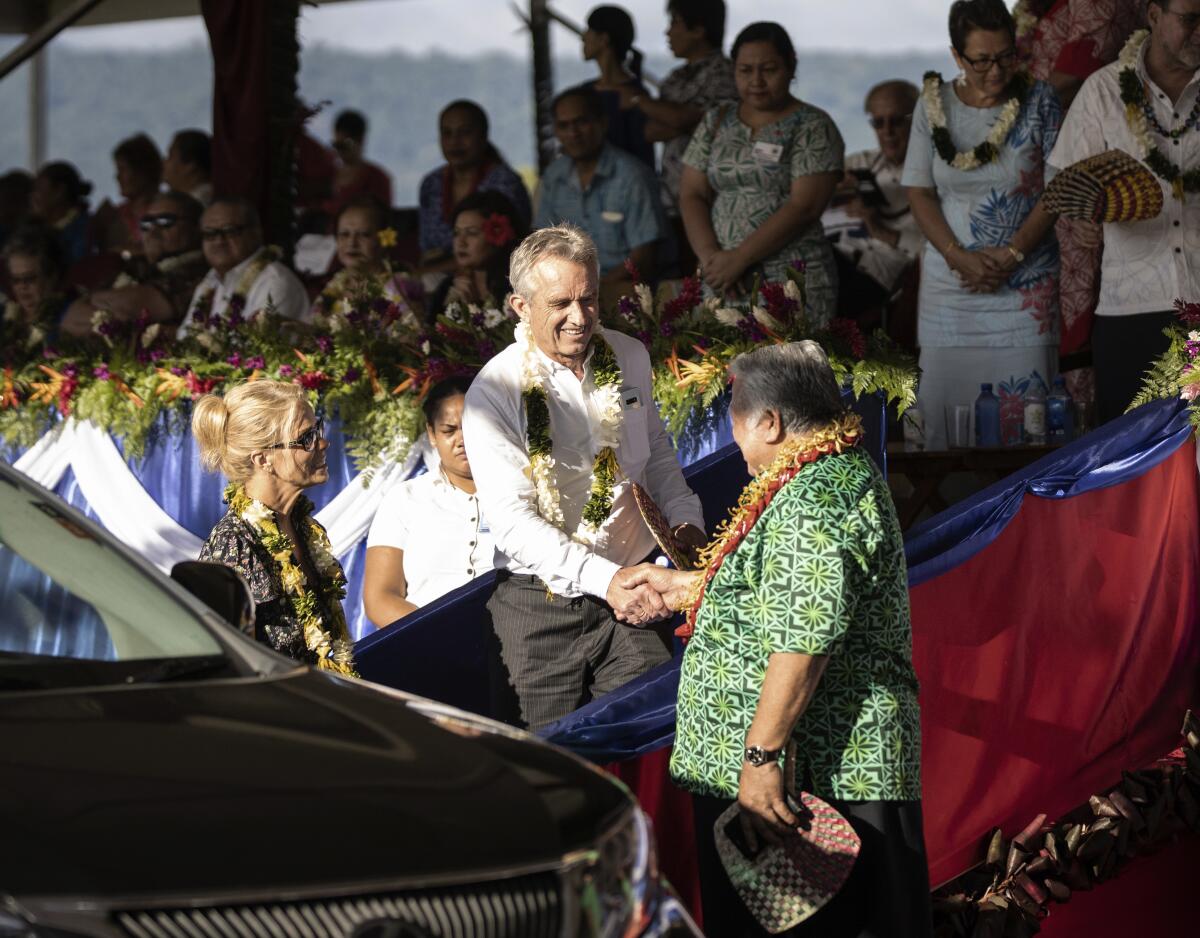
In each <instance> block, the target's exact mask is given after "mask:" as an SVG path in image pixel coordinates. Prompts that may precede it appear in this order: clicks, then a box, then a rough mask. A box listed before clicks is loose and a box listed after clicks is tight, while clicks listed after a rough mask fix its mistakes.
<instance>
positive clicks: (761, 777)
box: [737, 762, 800, 851]
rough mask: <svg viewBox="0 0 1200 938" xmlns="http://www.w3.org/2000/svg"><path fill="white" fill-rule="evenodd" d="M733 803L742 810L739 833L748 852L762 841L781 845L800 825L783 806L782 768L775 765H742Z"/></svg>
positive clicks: (784, 800) (755, 849)
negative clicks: (742, 835)
mask: <svg viewBox="0 0 1200 938" xmlns="http://www.w3.org/2000/svg"><path fill="white" fill-rule="evenodd" d="M737 800H738V807H739V808H741V809H742V810H741V812H740V814H739V817H740V818H741V821H742V832H743V833H744V834H745V835H746V843H747V845H749V847H750V849H751V851H757V850H758V848H759V844H760V843H762V842H766V843H768V844H778V843H782V842H783V840H784V838H786V837H788V836H789V835H791V834H794V833H795V832H796V828H797V827H799V825H800V819H799V818H798V817H796V815H794V814H793V813H792V811H791V809H790V808H789V807H788V806H787V800H786V799H785V797H784V791H783V769H781V768H780V766H779V763H778V762H772V763H770V764H769V765H757V766H756V765H750V763H748V762H747V763H744V764H743V765H742V775H741V778H740V779H739V780H738V799H737Z"/></svg>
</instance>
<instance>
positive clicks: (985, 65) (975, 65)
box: [958, 49, 1017, 75]
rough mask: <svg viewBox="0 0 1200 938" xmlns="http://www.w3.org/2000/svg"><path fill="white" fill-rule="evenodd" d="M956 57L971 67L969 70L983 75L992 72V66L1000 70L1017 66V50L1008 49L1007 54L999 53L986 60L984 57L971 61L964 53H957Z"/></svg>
mask: <svg viewBox="0 0 1200 938" xmlns="http://www.w3.org/2000/svg"><path fill="white" fill-rule="evenodd" d="M958 57H959V58H960V59H962V60H963V61H964V62H966V63H967V64H968V65H970V66H971V70H972V71H975V72H978V73H979V74H980V75H983V74H984V73H986V72H990V71H991V70H992V66H993V65H998V66H1000V68H1012V67H1013V66H1014V65H1016V64H1017V50H1016V49H1009V50H1008V51H1007V52H1001V53H1000V54H999V55H997V56H995V57H994V58H988V57H987V56H986V55H985V56H983V57H982V58H978V59H973V58H971V57H970V56H969V55H967V54H966V53H965V52H960V53H958Z"/></svg>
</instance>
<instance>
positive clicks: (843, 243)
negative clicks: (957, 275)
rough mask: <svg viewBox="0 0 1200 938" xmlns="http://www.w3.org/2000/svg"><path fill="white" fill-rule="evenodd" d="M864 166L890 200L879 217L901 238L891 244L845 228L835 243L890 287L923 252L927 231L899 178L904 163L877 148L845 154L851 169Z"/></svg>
mask: <svg viewBox="0 0 1200 938" xmlns="http://www.w3.org/2000/svg"><path fill="white" fill-rule="evenodd" d="M862 169H866V170H870V171H871V173H873V174H874V176H875V182H876V183H877V184H878V185H879V191H880V192H881V193H882V194H883V197H884V199H885V200H886V202H887V205H885V206H882V207H881V208H880V209H879V217H880V220H881V221H882V222H883V223H884V224H885V225H887V226H888V227H889V228H891V229H892V230H893V231H895V232H896V233H897V234H898V235H899V236H900V239H899V241H897V242H896V244H895V246H892V245H891V244H888V243H887V242H886V241H880V240H878V239H876V238H872V237H870V236H868V235H862V236H856V235H852V234H850V233H849V232H843V233H842V234H841V236H840V237H839V239H838V241H837V242H836V243H835V246H836V247H837V248H838V249H839V250H842V251H844V252H845V253H847V254H849V255H851V256H853V257H854V258H855V263H856V265H857V266H858V268H859V269H860V270H862V271H863V273H865V274H867V275H868V276H870V277H871V278H872V279H873V280H875V282H876V283H878V284H879V285H880V286H882V287H884V288H885V289H888V290H890V289H892V288H893V287H894V286H895V284H896V281H897V280H899V279H900V275H901V274H902V273H904V271H905V269H906V268H907V267H908V266H909V265H910V264H911V263H913V261H915V260H916V259H917V258H918V257H919V256H920V254H921V250H922V249H923V248H924V247H925V235H924V234H922V233H921V229H920V227H919V226H918V225H917V220H916V219H915V218H914V217H913V213H912V211H911V210H910V209H909V205H908V193H907V192H905V190H904V185H903V183H901V182H900V177H901V176H903V174H904V164H903V163H901V164H900V165H899V166H896V165H894V164H892V163H889V162H888V161H887V160H885V159H884V158H883V153H882V152H880V151H879V150H877V149H876V150H863V151H861V152H859V153H851V154H850V155H849V156H847V157H846V170H847V171H848V172H849V171H853V170H862Z"/></svg>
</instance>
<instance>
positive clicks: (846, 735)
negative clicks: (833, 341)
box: [633, 342, 931, 938]
mask: <svg viewBox="0 0 1200 938" xmlns="http://www.w3.org/2000/svg"><path fill="white" fill-rule="evenodd" d="M730 372H731V373H732V375H733V400H732V404H731V406H730V416H731V418H732V422H733V436H734V439H735V440H736V441H737V444H738V446H739V447H740V449H741V451H742V455H743V456H744V457H745V459H746V465H747V467H748V468H749V470H750V473H751V475H752V476H754V478H753V480H752V481H751V482H750V484H749V485H748V486H747V487H746V489H745V491H744V492H743V493H742V496H741V498H740V499H739V501H738V507H737V510H736V512H735V514H734V516H733V518H732V519H730V520H729V521H728V522H726V524H725V525H724V526H723V527H722V528H721V529H719V530H718V531H717V534H716V537H715V539H714V540H713V542H712V543H711V544H710V545H709V546H708V547H707V548H706V549H705V551H704V552H703V554H702V562H703V563H704V569H703V571H701V572H695V573H689V572H682V571H678V570H665V569H662V568H659V567H653V566H650V565H645V566H642V567H639V568H638V571H639V572H638V577H637V578H635V579H634V580H633V582H643V583H648V584H649V585H650V586H652V587H653V588H654V589H656V590H658V591H659V592H660V593H661V594H662V595H663V597H664V599H665V600H666V601H667V603H668V604H670V605H672V606H674V607H675V608H678V609H683V610H684V611H685V612H686V614H687V624H686V625H685V627H684V629H683V631H684V632H690V639H691V640H690V642H689V644H688V646H687V650H686V652H685V654H684V658H683V664H682V667H681V672H680V679H679V699H678V705H677V710H676V720H677V722H676V733H675V749H674V753H673V754H672V757H671V776H672V778H673V779H674V780H675V781H676V783H677V784H679V785H681V786H682V787H684V788H686V789H688V790H689V791H691V792H692V794H693V796H694V797H693V803H694V806H695V819H696V838H697V853H698V859H699V865H700V887H701V898H702V900H703V904H704V925H705V929H706V930H707V931H708V933H709V934H713V935H724V936H745V935H754V936H757V935H765V934H767V932H766V931H765V930H764V929H763V928H762V927H761V926H760V925H758V923H757V922H756V921H755V919H754V918H753V916H752V915H751V913H750V912H749V911H748V910H747V908H746V906H745V905H744V904H743V902H742V901H741V899H740V898H739V896H738V894H737V892H736V891H735V890H734V888H733V886H732V884H731V882H730V880H729V877H728V876H727V874H726V873H725V870H724V868H723V867H722V864H721V861H720V859H719V857H718V854H717V849H716V845H715V842H714V830H713V828H714V824H715V823H716V822H717V820H718V818H720V817H721V816H722V815H723V814H724V813H725V812H726V811H727V810H728V809H729V808H730V806H731V805H732V804H733V803H734V800H735V799H736V802H737V804H738V806H739V808H740V811H739V826H740V829H741V832H742V834H743V835H744V838H745V843H746V845H747V847H748V849H749V850H750V851H752V852H756V851H757V850H758V849H760V848H762V847H764V846H768V845H772V844H786V842H787V840H788V839H789V838H792V837H795V836H796V830H797V827H798V825H799V823H800V821H799V818H798V817H797V815H796V814H795V813H794V812H795V806H796V801H795V800H794V799H795V796H797V795H798V794H799V792H801V791H806V792H811V793H812V794H814V795H816V796H817V797H819V798H822V799H824V800H825V801H827V802H829V803H830V804H832V805H833V806H834V807H835V808H837V809H838V811H840V812H841V814H842V815H843V816H844V817H845V818H846V819H847V820H848V821H849V822H850V824H851V825H852V826H853V827H854V828H855V830H856V831H857V832H858V834H859V836H860V838H861V840H862V848H861V853H860V854H859V856H858V858H857V860H856V862H855V865H854V869H853V871H852V872H851V874H850V878H849V879H848V880H847V882H846V883H845V884H844V885H843V887H842V889H841V890H840V892H839V893H838V894H837V895H836V896H835V897H834V898H833V899H832V900H831V901H830V902H829V904H828V905H826V906H825V907H824V908H822V909H820V910H819V911H817V912H816V914H814V915H813V916H812V917H811V918H809V919H808V920H807V921H805V922H803V923H802V924H800V925H798V926H796V927H795V928H794V929H792V930H789V931H787V932H786V934H788V935H814V936H815V935H820V936H833V935H836V936H846V935H860V934H861V935H868V934H869V935H873V936H884V935H894V936H905V938H913V936H926V935H929V934H930V933H931V923H930V906H929V881H928V871H927V868H926V862H925V845H924V839H923V835H922V826H921V800H920V799H921V777H920V735H921V729H920V714H919V710H918V705H917V679H916V674H915V672H914V671H913V666H912V637H911V632H910V623H909V608H908V578H907V570H906V567H905V561H904V545H903V542H902V540H901V536H900V525H899V523H898V521H897V519H896V511H895V508H894V506H893V505H892V501H891V496H890V495H889V494H888V488H887V484H886V483H885V482H884V480H883V477H882V476H881V475H880V473H879V471H878V469H876V467H875V464H874V463H873V462H872V461H871V458H870V456H869V455H867V453H866V452H865V451H864V450H863V449H861V448H860V447H859V445H858V444H859V442H860V440H861V438H862V423H861V421H860V420H859V419H858V417H856V416H854V415H853V414H851V413H849V412H848V411H847V410H846V409H845V406H844V405H843V404H842V399H841V393H840V391H839V388H838V383H837V380H836V379H835V377H834V374H833V371H832V369H831V368H830V367H829V361H828V359H827V358H826V357H825V353H824V352H823V351H822V350H821V347H820V346H819V345H817V344H816V343H815V342H796V343H791V344H787V345H776V346H769V347H765V348H761V349H757V350H755V351H753V352H749V353H747V354H745V355H740V356H738V357H737V358H736V359H734V361H733V363H732V364H731V366H730ZM789 796H791V797H789Z"/></svg>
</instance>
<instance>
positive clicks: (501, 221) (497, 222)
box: [483, 212, 517, 248]
mask: <svg viewBox="0 0 1200 938" xmlns="http://www.w3.org/2000/svg"><path fill="white" fill-rule="evenodd" d="M516 236H517V233H516V232H515V231H513V226H512V222H511V221H509V219H508V216H507V215H501V214H500V213H499V212H492V214H491V215H489V216H488V217H487V218H485V219H484V220H483V239H484V240H485V241H486V242H487V243H488V244H490V245H491V246H492V247H496V248H498V247H502V246H503V245H505V244H508V242H509V241H512V240H513V239H514V238H516Z"/></svg>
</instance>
